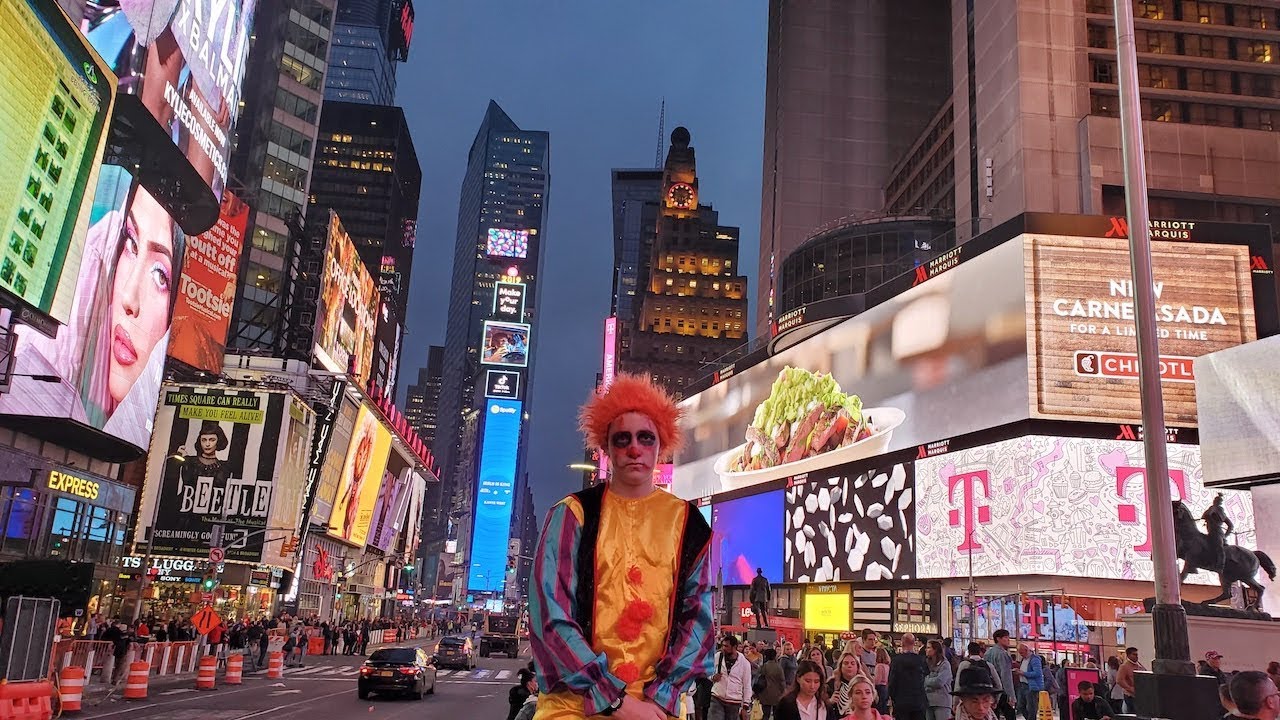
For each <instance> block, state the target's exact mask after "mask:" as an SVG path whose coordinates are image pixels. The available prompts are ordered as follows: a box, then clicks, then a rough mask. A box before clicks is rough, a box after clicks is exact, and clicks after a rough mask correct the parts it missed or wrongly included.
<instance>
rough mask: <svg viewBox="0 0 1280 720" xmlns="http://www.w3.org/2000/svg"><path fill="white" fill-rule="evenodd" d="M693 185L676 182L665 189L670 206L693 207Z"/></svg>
mask: <svg viewBox="0 0 1280 720" xmlns="http://www.w3.org/2000/svg"><path fill="white" fill-rule="evenodd" d="M693 197H694V194H693V187H692V186H690V185H688V184H686V183H676V184H674V185H672V186H671V187H670V188H669V189H668V190H667V202H668V203H670V205H671V206H672V207H678V208H683V209H688V208H691V207H693Z"/></svg>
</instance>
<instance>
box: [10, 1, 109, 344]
mask: <svg viewBox="0 0 1280 720" xmlns="http://www.w3.org/2000/svg"><path fill="white" fill-rule="evenodd" d="M115 89H116V78H115V76H114V75H113V74H112V73H111V72H110V71H109V70H107V68H106V66H104V65H103V64H102V62H101V61H100V60H99V59H98V58H97V56H96V55H95V54H94V52H93V51H92V50H91V49H90V48H89V47H88V45H87V44H86V43H85V41H84V38H83V37H82V36H81V35H80V33H79V32H78V31H77V30H76V28H75V27H74V26H73V25H72V24H71V22H70V20H68V19H67V16H66V15H64V14H63V12H62V11H61V10H60V9H59V8H58V5H57V3H51V2H47V1H45V0H15V1H14V2H6V3H4V5H3V7H0V157H3V158H5V163H4V169H3V171H0V238H2V240H0V290H3V292H4V293H7V294H11V295H13V296H14V297H16V298H17V299H19V300H21V301H22V302H24V303H26V304H27V305H28V306H30V307H32V308H34V309H36V310H38V311H39V312H40V313H42V314H44V315H47V316H48V317H51V318H53V319H54V320H56V321H57V322H66V320H67V317H68V315H69V314H70V311H71V302H72V296H73V295H74V279H75V277H76V269H77V268H78V267H79V264H80V256H81V254H82V246H83V244H84V236H85V228H86V227H87V223H88V210H89V203H88V202H86V201H87V200H88V199H89V198H90V197H92V195H91V191H92V190H93V188H94V184H95V181H96V178H95V176H96V174H97V171H98V163H99V158H100V157H101V156H102V148H103V145H104V143H105V138H106V131H105V129H106V125H107V122H108V120H109V119H110V117H111V112H112V106H113V102H114V98H115ZM64 277H65V278H66V279H67V282H64V281H63V280H64ZM60 289H61V290H60Z"/></svg>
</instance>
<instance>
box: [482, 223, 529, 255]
mask: <svg viewBox="0 0 1280 720" xmlns="http://www.w3.org/2000/svg"><path fill="white" fill-rule="evenodd" d="M485 254H486V255H488V256H489V257H505V258H527V257H529V231H528V230H508V229H506V228H489V236H488V238H487V239H486V240H485Z"/></svg>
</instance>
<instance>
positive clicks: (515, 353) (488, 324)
mask: <svg viewBox="0 0 1280 720" xmlns="http://www.w3.org/2000/svg"><path fill="white" fill-rule="evenodd" d="M529 330H530V327H529V325H526V324H525V323H504V322H493V321H492V320H486V321H485V323H484V345H483V346H482V347H481V349H480V353H481V355H480V362H482V363H484V364H485V365H508V366H511V367H528V365H529Z"/></svg>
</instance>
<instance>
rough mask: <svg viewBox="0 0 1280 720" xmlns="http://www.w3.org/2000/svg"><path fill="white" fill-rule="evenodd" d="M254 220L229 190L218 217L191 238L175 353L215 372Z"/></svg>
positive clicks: (171, 347)
mask: <svg viewBox="0 0 1280 720" xmlns="http://www.w3.org/2000/svg"><path fill="white" fill-rule="evenodd" d="M248 224H249V206H248V205H245V204H244V202H242V201H241V200H240V198H238V197H237V196H236V194H235V193H233V192H230V191H228V192H224V193H223V194H222V208H221V211H220V212H219V214H218V223H217V224H216V225H214V226H213V227H212V228H209V229H208V230H206V231H205V232H203V233H201V234H200V235H198V236H196V237H193V238H190V242H188V244H187V256H186V262H184V263H183V265H182V275H181V276H179V278H178V299H177V302H176V303H175V304H174V308H173V336H172V337H171V338H170V339H169V357H171V358H174V359H176V360H181V361H182V362H184V363H186V364H188V365H190V366H191V367H193V368H196V369H198V370H203V371H205V372H207V373H210V374H212V375H219V374H221V373H222V355H223V353H224V352H225V350H226V345H227V329H228V328H229V327H230V326H231V308H232V306H233V305H234V304H235V300H236V277H237V272H238V270H239V268H240V251H241V249H242V248H243V247H244V233H245V228H246V227H247V226H248Z"/></svg>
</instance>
